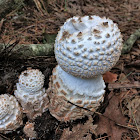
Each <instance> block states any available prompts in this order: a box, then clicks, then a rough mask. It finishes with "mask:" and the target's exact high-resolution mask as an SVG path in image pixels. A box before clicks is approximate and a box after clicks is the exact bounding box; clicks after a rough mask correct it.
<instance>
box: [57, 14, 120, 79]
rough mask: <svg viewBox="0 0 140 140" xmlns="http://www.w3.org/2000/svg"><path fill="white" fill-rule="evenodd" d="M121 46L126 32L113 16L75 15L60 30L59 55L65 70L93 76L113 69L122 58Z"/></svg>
mask: <svg viewBox="0 0 140 140" xmlns="http://www.w3.org/2000/svg"><path fill="white" fill-rule="evenodd" d="M121 49H122V36H121V33H120V30H119V29H118V27H117V24H115V23H113V21H112V20H110V19H106V18H105V17H104V18H100V17H98V16H84V17H73V18H70V19H68V20H67V21H66V22H65V23H64V25H63V26H62V27H61V29H60V31H59V32H58V35H57V38H56V42H55V57H56V60H57V62H58V64H59V65H60V66H61V68H62V69H63V70H64V71H66V72H68V73H70V74H72V75H74V76H78V77H82V78H91V77H95V76H97V75H101V74H103V73H105V72H106V71H109V70H110V69H111V68H112V67H113V66H114V65H115V64H116V62H117V61H118V59H119V57H120V54H121Z"/></svg>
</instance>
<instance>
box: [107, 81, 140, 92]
mask: <svg viewBox="0 0 140 140" xmlns="http://www.w3.org/2000/svg"><path fill="white" fill-rule="evenodd" d="M120 88H126V89H130V88H138V89H139V88H140V83H139V82H134V83H130V84H129V83H128V84H120V83H111V84H109V85H108V89H109V90H113V89H120Z"/></svg>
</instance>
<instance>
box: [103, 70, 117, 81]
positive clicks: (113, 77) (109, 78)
mask: <svg viewBox="0 0 140 140" xmlns="http://www.w3.org/2000/svg"><path fill="white" fill-rule="evenodd" d="M117 77H118V75H117V74H114V73H111V72H109V71H107V72H106V73H105V74H104V75H103V79H104V81H105V82H106V83H113V82H115V81H116V80H117Z"/></svg>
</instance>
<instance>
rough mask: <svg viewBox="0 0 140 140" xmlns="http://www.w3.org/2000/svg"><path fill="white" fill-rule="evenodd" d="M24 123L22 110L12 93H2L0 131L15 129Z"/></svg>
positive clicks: (0, 99)
mask: <svg viewBox="0 0 140 140" xmlns="http://www.w3.org/2000/svg"><path fill="white" fill-rule="evenodd" d="M22 124H23V122H22V111H21V107H20V106H19V103H18V101H17V100H16V98H15V97H14V96H12V95H8V94H3V95H0V133H4V134H6V133H9V132H12V131H15V130H16V129H17V128H19V127H20V126H21V125H22Z"/></svg>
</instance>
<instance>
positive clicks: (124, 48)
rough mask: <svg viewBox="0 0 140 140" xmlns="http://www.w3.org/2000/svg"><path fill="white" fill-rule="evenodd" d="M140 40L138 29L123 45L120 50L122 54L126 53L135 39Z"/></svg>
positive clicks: (139, 30)
mask: <svg viewBox="0 0 140 140" xmlns="http://www.w3.org/2000/svg"><path fill="white" fill-rule="evenodd" d="M138 38H140V29H138V30H136V31H135V33H133V34H132V35H131V36H130V37H129V38H128V39H127V40H126V42H125V43H124V45H123V48H122V54H125V53H128V52H129V51H130V50H131V48H132V47H133V45H134V43H135V42H136V41H137V39H138Z"/></svg>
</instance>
